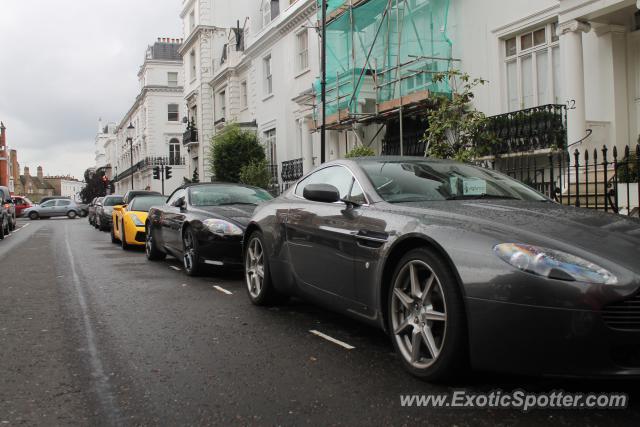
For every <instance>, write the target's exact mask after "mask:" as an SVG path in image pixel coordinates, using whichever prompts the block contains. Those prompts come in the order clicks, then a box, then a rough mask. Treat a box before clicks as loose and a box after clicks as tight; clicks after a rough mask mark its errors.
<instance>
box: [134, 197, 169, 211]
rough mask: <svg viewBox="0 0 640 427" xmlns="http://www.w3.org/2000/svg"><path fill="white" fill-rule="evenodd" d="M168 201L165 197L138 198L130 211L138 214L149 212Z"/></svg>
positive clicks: (135, 198)
mask: <svg viewBox="0 0 640 427" xmlns="http://www.w3.org/2000/svg"><path fill="white" fill-rule="evenodd" d="M166 200H167V198H166V197H164V196H138V197H134V199H133V200H132V201H131V204H130V205H129V210H132V211H137V212H149V209H151V207H152V206H157V205H162V204H164V202H165V201H166Z"/></svg>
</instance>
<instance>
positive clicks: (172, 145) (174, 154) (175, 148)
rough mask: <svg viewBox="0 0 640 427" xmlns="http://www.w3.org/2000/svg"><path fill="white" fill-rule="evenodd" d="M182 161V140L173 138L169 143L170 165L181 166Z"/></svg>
mask: <svg viewBox="0 0 640 427" xmlns="http://www.w3.org/2000/svg"><path fill="white" fill-rule="evenodd" d="M181 163H182V161H181V159H180V140H178V139H177V138H172V139H171V141H169V164H170V165H179V164H181Z"/></svg>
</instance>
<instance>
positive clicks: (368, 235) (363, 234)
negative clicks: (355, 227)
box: [356, 230, 389, 243]
mask: <svg viewBox="0 0 640 427" xmlns="http://www.w3.org/2000/svg"><path fill="white" fill-rule="evenodd" d="M388 238H389V236H388V235H387V234H386V233H377V232H372V231H369V230H360V231H358V232H357V233H356V239H358V240H364V241H366V242H374V243H386V242H387V240H388Z"/></svg>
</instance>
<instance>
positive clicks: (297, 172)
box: [280, 158, 304, 182]
mask: <svg viewBox="0 0 640 427" xmlns="http://www.w3.org/2000/svg"><path fill="white" fill-rule="evenodd" d="M303 173H304V171H303V167H302V158H300V159H293V160H287V161H286V162H282V173H281V175H280V176H281V177H282V181H283V182H292V181H297V180H299V179H300V178H302V175H303Z"/></svg>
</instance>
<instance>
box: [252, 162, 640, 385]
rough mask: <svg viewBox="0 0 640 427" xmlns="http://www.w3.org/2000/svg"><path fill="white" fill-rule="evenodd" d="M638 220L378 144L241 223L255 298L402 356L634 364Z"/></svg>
mask: <svg viewBox="0 0 640 427" xmlns="http://www.w3.org/2000/svg"><path fill="white" fill-rule="evenodd" d="M639 255H640V222H639V221H637V220H635V219H630V218H627V217H622V216H617V215H613V214H605V213H601V212H596V211H591V210H587V209H578V208H573V207H565V206H561V205H559V204H557V203H554V202H552V201H551V200H549V199H547V198H546V197H545V196H543V195H541V194H539V193H537V192H535V191H534V190H532V189H531V188H529V187H527V186H525V185H523V184H521V183H519V182H517V181H515V180H512V179H511V178H509V177H507V176H504V175H502V174H499V173H496V172H493V171H490V170H486V169H482V168H478V167H474V166H471V165H467V164H462V163H458V162H453V161H438V160H430V159H424V158H407V157H386V158H362V159H355V160H340V161H335V162H331V163H327V164H325V165H322V166H321V167H320V168H318V169H316V170H315V171H313V172H312V173H310V174H308V175H307V176H305V177H304V178H302V179H301V180H300V181H299V182H298V183H297V184H296V185H295V186H293V187H292V188H290V189H289V190H288V191H287V192H286V193H284V194H283V195H282V196H280V197H278V198H277V199H274V200H273V201H270V202H267V203H265V204H263V205H261V206H259V207H258V208H257V209H256V211H255V212H254V215H253V218H252V220H251V222H250V224H249V226H248V227H247V229H246V233H245V239H244V262H245V269H246V271H245V276H246V285H247V290H248V294H249V298H250V299H251V301H252V302H253V303H255V304H258V305H262V304H268V303H273V302H274V301H277V300H278V297H280V296H283V295H297V296H301V297H304V298H306V299H309V300H312V301H315V302H317V303H319V304H322V305H325V306H326V307H328V308H330V309H332V310H336V311H340V312H343V313H346V314H348V315H351V316H353V317H356V318H358V319H361V320H363V321H365V322H369V323H372V324H374V325H378V326H380V327H381V328H384V329H385V330H386V331H387V332H388V333H389V335H390V336H391V338H392V342H393V344H394V346H395V348H396V350H397V352H398V354H399V355H400V358H401V360H402V362H403V363H404V365H405V366H406V368H407V369H408V370H409V371H410V372H411V373H413V374H414V375H417V376H420V377H423V378H426V379H429V380H438V379H445V378H448V377H450V376H452V375H454V374H456V373H459V372H462V370H463V369H464V368H465V367H467V366H468V365H470V366H471V367H472V368H476V369H483V370H499V371H506V372H520V373H535V374H538V373H545V374H553V375H579V376H610V375H640V344H639V343H640V292H639V290H640V257H639Z"/></svg>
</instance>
